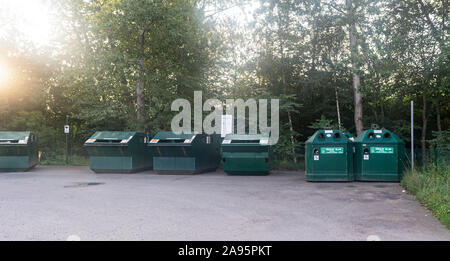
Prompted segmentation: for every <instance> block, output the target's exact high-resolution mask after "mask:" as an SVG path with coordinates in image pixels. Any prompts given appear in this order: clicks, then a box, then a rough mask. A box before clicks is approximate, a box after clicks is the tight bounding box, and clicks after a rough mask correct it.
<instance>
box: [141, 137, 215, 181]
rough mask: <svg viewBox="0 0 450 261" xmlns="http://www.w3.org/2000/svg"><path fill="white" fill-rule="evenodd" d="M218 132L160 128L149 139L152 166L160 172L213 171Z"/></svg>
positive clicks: (189, 172)
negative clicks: (208, 133) (186, 131)
mask: <svg viewBox="0 0 450 261" xmlns="http://www.w3.org/2000/svg"><path fill="white" fill-rule="evenodd" d="M220 140H221V138H220V135H218V134H212V135H207V134H175V133H173V132H159V133H157V134H156V135H155V136H154V137H153V139H152V140H150V142H149V143H148V146H149V147H150V148H152V149H153V150H152V151H153V169H154V170H155V171H156V172H157V173H160V174H194V173H201V172H206V171H213V170H216V169H217V168H218V167H219V163H220Z"/></svg>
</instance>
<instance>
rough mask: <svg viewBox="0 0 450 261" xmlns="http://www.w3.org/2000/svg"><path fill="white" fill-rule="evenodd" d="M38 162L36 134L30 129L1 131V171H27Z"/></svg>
mask: <svg viewBox="0 0 450 261" xmlns="http://www.w3.org/2000/svg"><path fill="white" fill-rule="evenodd" d="M38 163H39V151H38V137H37V135H36V134H34V133H32V132H29V131H0V171H27V170H29V169H31V168H33V167H34V166H36V165H37V164H38Z"/></svg>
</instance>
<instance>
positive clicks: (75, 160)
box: [40, 156, 89, 166]
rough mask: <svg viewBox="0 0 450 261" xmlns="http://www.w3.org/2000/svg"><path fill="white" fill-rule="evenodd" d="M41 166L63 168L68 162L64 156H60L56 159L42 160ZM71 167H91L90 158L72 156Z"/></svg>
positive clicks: (70, 159)
mask: <svg viewBox="0 0 450 261" xmlns="http://www.w3.org/2000/svg"><path fill="white" fill-rule="evenodd" d="M40 163H41V165H51V166H63V165H66V160H65V159H64V156H58V157H54V158H47V159H41V162H40ZM69 165H70V166H87V165H89V158H86V157H82V156H71V157H70V158H69Z"/></svg>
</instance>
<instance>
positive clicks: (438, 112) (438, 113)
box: [435, 97, 442, 133]
mask: <svg viewBox="0 0 450 261" xmlns="http://www.w3.org/2000/svg"><path fill="white" fill-rule="evenodd" d="M435 106H436V124H437V129H438V132H439V133H441V132H442V124H441V105H440V101H439V97H437V98H436V104H435Z"/></svg>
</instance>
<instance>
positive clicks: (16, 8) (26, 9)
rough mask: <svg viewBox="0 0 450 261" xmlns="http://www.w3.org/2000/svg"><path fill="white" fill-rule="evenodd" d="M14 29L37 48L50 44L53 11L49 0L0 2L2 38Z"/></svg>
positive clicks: (7, 0) (9, 0) (4, 0)
mask: <svg viewBox="0 0 450 261" xmlns="http://www.w3.org/2000/svg"><path fill="white" fill-rule="evenodd" d="M11 29H14V30H15V31H17V32H18V34H21V35H22V36H23V37H24V38H25V39H26V40H28V41H31V42H32V43H34V44H35V45H36V46H38V47H39V46H44V45H48V44H50V41H51V38H52V30H53V26H52V19H51V9H50V3H49V1H48V0H0V37H1V36H5V34H6V31H7V30H11Z"/></svg>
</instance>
